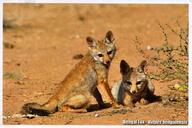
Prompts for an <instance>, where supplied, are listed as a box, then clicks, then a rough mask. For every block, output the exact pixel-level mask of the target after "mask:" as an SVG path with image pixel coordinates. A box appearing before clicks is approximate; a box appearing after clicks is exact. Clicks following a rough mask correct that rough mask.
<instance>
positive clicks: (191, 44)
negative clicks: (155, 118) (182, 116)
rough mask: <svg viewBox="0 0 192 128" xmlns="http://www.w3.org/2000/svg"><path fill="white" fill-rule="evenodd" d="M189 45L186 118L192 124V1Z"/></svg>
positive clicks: (191, 6)
mask: <svg viewBox="0 0 192 128" xmlns="http://www.w3.org/2000/svg"><path fill="white" fill-rule="evenodd" d="M191 2H192V1H191ZM188 15H189V46H188V49H189V70H188V71H189V77H188V81H189V82H188V83H189V84H188V86H189V91H188V94H189V102H188V103H189V107H188V110H189V112H188V120H189V126H192V114H190V113H192V99H191V97H192V81H191V80H192V42H191V39H192V38H191V37H192V23H191V22H192V3H190V4H189V14H188Z"/></svg>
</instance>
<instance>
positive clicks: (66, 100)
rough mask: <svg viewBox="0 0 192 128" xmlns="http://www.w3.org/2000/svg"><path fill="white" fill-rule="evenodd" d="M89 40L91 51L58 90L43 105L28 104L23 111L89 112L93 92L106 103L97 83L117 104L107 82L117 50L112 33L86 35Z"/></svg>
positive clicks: (40, 112) (41, 113)
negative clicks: (93, 36)
mask: <svg viewBox="0 0 192 128" xmlns="http://www.w3.org/2000/svg"><path fill="white" fill-rule="evenodd" d="M87 43H88V46H89V52H88V53H87V54H86V55H85V56H84V57H83V58H82V60H81V61H80V62H79V63H78V64H76V66H75V67H74V68H73V69H72V70H71V71H70V73H69V74H68V75H67V76H66V78H65V79H64V80H63V81H62V82H61V83H60V88H59V90H58V91H57V92H56V93H55V94H54V95H53V96H52V97H51V98H50V99H49V100H48V101H47V102H46V103H44V104H43V105H40V104H37V103H27V104H25V105H24V106H23V109H22V111H21V112H22V113H24V114H27V113H28V114H36V115H40V116H46V115H48V114H51V113H55V112H57V111H73V112H86V111H87V108H88V107H89V106H90V99H91V97H92V96H93V97H95V98H96V100H97V102H98V104H99V106H100V107H104V102H103V99H102V96H101V94H100V92H99V90H98V87H100V88H101V89H102V90H103V91H104V93H106V96H107V98H108V99H109V102H110V103H112V106H117V104H116V102H115V100H114V98H113V96H112V94H111V90H110V89H109V85H108V71H109V67H110V64H111V61H112V60H113V58H114V56H115V53H116V47H115V39H114V37H113V33H112V32H111V31H108V32H107V33H106V36H105V37H104V39H102V40H100V41H97V40H95V39H93V38H92V37H87Z"/></svg>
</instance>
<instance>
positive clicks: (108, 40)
mask: <svg viewBox="0 0 192 128" xmlns="http://www.w3.org/2000/svg"><path fill="white" fill-rule="evenodd" d="M114 40H115V39H114V37H113V33H112V31H108V32H107V33H106V36H105V43H107V44H110V43H113V41H114Z"/></svg>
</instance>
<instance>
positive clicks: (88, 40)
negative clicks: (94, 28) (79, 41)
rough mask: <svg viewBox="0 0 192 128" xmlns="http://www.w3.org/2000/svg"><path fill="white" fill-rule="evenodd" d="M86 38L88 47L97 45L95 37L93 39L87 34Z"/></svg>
mask: <svg viewBox="0 0 192 128" xmlns="http://www.w3.org/2000/svg"><path fill="white" fill-rule="evenodd" d="M86 40H87V43H88V45H89V47H90V48H95V47H96V46H97V45H96V41H95V39H93V38H92V37H90V36H88V37H87V38H86Z"/></svg>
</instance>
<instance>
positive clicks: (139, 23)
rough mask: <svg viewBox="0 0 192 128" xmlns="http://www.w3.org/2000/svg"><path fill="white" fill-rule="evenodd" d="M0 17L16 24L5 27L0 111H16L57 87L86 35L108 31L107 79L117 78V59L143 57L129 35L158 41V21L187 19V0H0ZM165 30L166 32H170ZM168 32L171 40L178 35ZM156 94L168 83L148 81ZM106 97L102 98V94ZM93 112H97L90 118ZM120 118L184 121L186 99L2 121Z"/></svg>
mask: <svg viewBox="0 0 192 128" xmlns="http://www.w3.org/2000/svg"><path fill="white" fill-rule="evenodd" d="M3 11H4V19H6V20H10V21H11V20H13V22H14V24H15V26H16V27H15V28H10V29H6V30H4V32H3V33H4V36H3V37H4V39H3V41H4V43H8V44H12V48H11V47H10V48H4V49H3V57H4V58H3V72H4V79H3V114H4V115H5V116H7V115H13V114H17V113H19V111H20V110H21V107H22V105H23V104H24V103H28V102H37V103H41V104H42V103H44V102H46V101H47V100H48V98H49V97H51V95H52V94H53V93H54V92H55V91H56V89H57V88H58V86H57V83H59V82H60V81H62V80H63V79H64V78H65V76H66V75H67V73H68V72H69V71H70V70H71V69H72V67H73V66H74V65H75V64H76V63H78V62H79V60H76V59H73V56H74V55H76V54H79V53H81V54H85V53H86V52H87V50H88V48H87V44H86V41H85V39H86V37H87V36H93V37H95V38H96V39H102V38H103V36H104V35H105V33H106V32H107V31H108V30H112V31H113V33H114V36H115V39H116V45H117V47H118V51H117V54H116V57H115V58H114V60H113V62H112V65H111V69H112V70H110V72H109V73H110V74H109V84H110V86H112V84H113V82H114V81H116V80H119V79H120V78H121V77H120V73H119V62H120V60H121V59H125V60H126V61H128V62H129V64H130V65H132V66H137V65H138V64H139V62H140V61H141V60H142V59H143V58H142V56H141V55H140V54H139V53H138V52H137V51H136V48H135V44H134V42H133V40H134V39H135V36H139V37H140V38H141V39H142V40H143V46H144V47H147V46H148V45H149V46H151V47H155V46H158V45H160V44H162V43H163V40H164V39H163V35H162V32H161V30H160V28H159V26H158V23H161V24H169V25H171V26H172V27H173V28H174V29H178V28H177V26H176V20H179V22H180V24H181V26H184V27H185V26H186V25H187V23H188V6H187V5H142V4H141V5H70V4H47V5H40V4H36V5H35V4H33V5H31V4H23V5H22V4H4V9H3ZM169 33H170V34H169ZM168 34H169V41H170V42H172V43H173V44H174V42H177V40H178V39H177V38H175V37H174V36H173V35H171V32H168ZM152 82H153V83H154V85H155V88H156V90H155V94H156V95H158V96H164V95H167V94H169V93H170V89H169V88H168V85H169V84H170V83H165V82H164V83H162V82H159V81H152ZM104 99H105V97H104ZM95 114H98V117H95ZM123 120H146V121H147V120H188V104H187V102H184V103H183V102H174V103H171V104H167V105H164V104H163V103H162V102H154V103H150V104H148V105H144V106H143V105H139V104H138V105H137V106H136V107H135V108H133V109H129V108H126V107H125V108H120V109H116V110H115V109H113V108H106V109H102V110H95V111H92V112H88V113H82V114H79V113H61V112H57V113H55V114H52V115H50V116H49V117H36V118H33V119H27V118H13V119H11V118H9V119H4V120H3V123H4V124H114V125H117V124H118V125H120V124H122V123H123Z"/></svg>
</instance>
